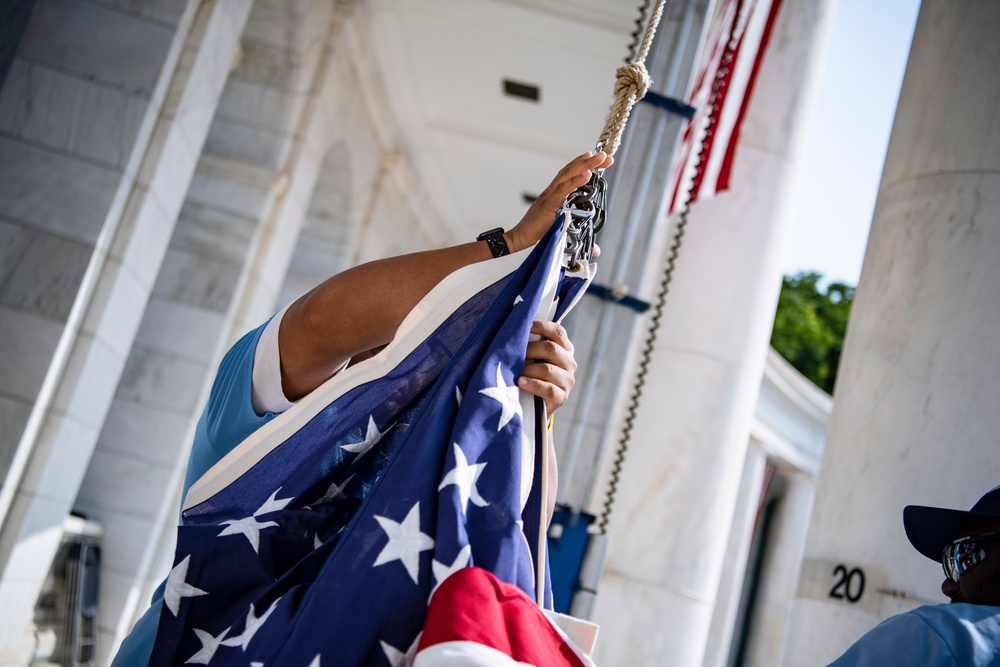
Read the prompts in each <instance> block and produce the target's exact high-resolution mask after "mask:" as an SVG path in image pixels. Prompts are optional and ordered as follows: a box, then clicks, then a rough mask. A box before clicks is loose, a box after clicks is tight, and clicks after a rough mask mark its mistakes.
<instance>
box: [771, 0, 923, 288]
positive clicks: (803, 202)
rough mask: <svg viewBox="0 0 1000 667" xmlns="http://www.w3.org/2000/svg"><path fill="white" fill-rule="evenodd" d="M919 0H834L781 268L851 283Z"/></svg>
mask: <svg viewBox="0 0 1000 667" xmlns="http://www.w3.org/2000/svg"><path fill="white" fill-rule="evenodd" d="M919 4H920V2H919V0H839V1H838V3H837V9H836V15H835V17H834V25H833V29H832V33H831V35H830V43H829V48H828V51H827V58H826V64H825V66H824V69H823V73H822V77H823V78H822V82H821V84H820V92H819V102H818V105H817V109H816V113H815V116H814V118H813V121H812V125H811V127H810V130H809V135H808V139H807V142H806V162H805V165H804V167H803V172H802V179H801V183H800V187H799V192H798V197H797V201H796V206H795V225H794V231H793V232H792V237H791V239H790V243H789V248H788V253H787V254H786V258H785V262H784V264H783V266H782V271H783V272H784V273H785V274H792V273H797V272H799V271H808V270H815V271H818V272H820V273H822V274H823V275H824V277H825V280H824V282H828V281H843V282H847V283H849V284H851V285H856V284H857V282H858V277H859V275H860V273H861V262H862V259H863V258H864V250H865V243H866V241H867V239H868V228H869V226H870V224H871V217H872V211H873V210H874V208H875V197H876V194H877V192H878V184H879V179H880V177H881V175H882V163H883V161H884V158H885V150H886V146H887V145H888V142H889V131H890V130H891V128H892V119H893V115H894V114H895V111H896V100H897V98H898V97H899V87H900V84H901V83H902V79H903V71H904V69H905V66H906V57H907V53H908V52H909V48H910V39H911V37H912V36H913V26H914V23H915V22H916V18H917V9H918V7H919Z"/></svg>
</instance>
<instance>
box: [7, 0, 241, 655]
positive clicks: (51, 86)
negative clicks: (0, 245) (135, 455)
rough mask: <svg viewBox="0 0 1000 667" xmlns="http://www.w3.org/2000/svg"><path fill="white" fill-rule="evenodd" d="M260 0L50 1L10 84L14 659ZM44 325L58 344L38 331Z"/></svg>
mask: <svg viewBox="0 0 1000 667" xmlns="http://www.w3.org/2000/svg"><path fill="white" fill-rule="evenodd" d="M249 7H250V2H249V1H248V0H241V1H239V2H214V1H213V2H196V1H191V2H173V3H164V4H162V5H160V4H157V5H154V4H144V5H143V6H142V7H136V8H134V9H133V10H131V11H130V10H128V9H124V10H123V9H112V8H109V7H106V6H104V5H101V4H97V3H90V2H82V1H80V0H46V1H45V2H39V3H38V5H37V6H36V11H35V14H34V15H33V17H32V19H31V25H30V26H29V30H28V32H27V33H26V37H25V39H24V41H23V42H22V44H21V55H20V56H19V59H18V60H17V61H16V62H15V63H14V67H13V68H12V70H11V74H10V76H9V77H8V79H7V82H6V84H5V86H4V90H3V95H2V96H0V125H2V126H3V129H4V131H5V132H7V133H10V134H13V135H14V137H15V138H14V139H7V138H5V139H4V142H5V150H4V151H2V153H3V158H0V163H2V164H3V165H4V168H3V169H2V170H0V171H2V172H3V173H2V176H3V178H2V179H0V180H2V181H3V192H2V193H0V194H3V197H2V199H3V200H4V202H6V204H5V206H6V209H5V210H6V212H7V213H8V214H11V215H10V218H8V220H12V223H11V224H8V225H5V231H7V230H16V233H15V234H13V236H14V238H16V239H18V240H19V241H21V242H23V244H24V245H23V246H22V249H21V250H20V251H17V250H16V248H17V244H14V245H13V248H12V246H7V250H8V251H10V250H11V249H14V250H15V253H16V255H15V256H18V255H19V257H18V259H19V260H20V261H19V263H12V265H11V269H10V271H11V273H12V274H13V275H12V276H8V277H7V278H8V280H7V282H6V285H5V287H8V288H10V287H12V288H13V289H5V295H4V296H5V297H6V298H5V299H2V298H0V300H2V301H3V308H2V309H0V310H2V311H3V312H0V321H2V322H3V323H4V326H3V327H2V328H3V330H4V331H7V330H8V327H9V329H10V330H11V331H12V332H13V333H12V336H11V339H12V340H15V341H18V345H17V347H20V348H22V350H23V353H22V354H14V355H10V354H8V355H7V358H11V357H14V356H19V357H20V359H19V362H18V363H20V364H23V365H26V366H28V367H29V368H30V370H31V373H30V376H29V377H30V378H31V381H32V382H35V381H37V384H36V385H31V384H30V383H29V384H28V386H25V383H21V382H19V381H18V377H17V376H18V373H17V371H18V370H19V369H18V368H16V367H14V368H11V367H10V365H9V364H5V365H4V366H5V367H4V369H3V371H4V372H3V373H2V374H0V375H2V376H3V378H4V379H5V380H7V382H5V386H7V387H19V389H20V390H21V391H22V392H23V393H26V394H28V395H27V396H21V398H27V399H28V400H29V405H30V406H31V410H30V416H29V417H28V419H27V420H26V423H25V425H24V428H23V432H21V437H20V441H19V442H18V444H17V447H16V450H15V451H14V453H13V456H12V457H11V459H10V466H9V467H8V468H7V471H6V477H5V480H4V486H3V489H2V492H0V518H2V520H3V531H2V533H0V568H2V570H0V664H2V665H8V664H17V665H21V664H26V663H27V659H28V657H30V653H31V650H32V645H33V638H32V636H31V619H32V609H33V607H34V605H35V601H36V600H37V599H38V595H39V592H40V590H41V589H42V586H43V583H44V581H45V577H46V574H47V572H48V570H49V567H50V565H51V563H52V560H53V556H54V555H55V553H56V550H57V548H58V545H59V542H60V539H61V537H62V526H63V520H64V518H65V517H66V515H67V514H68V513H69V512H70V511H71V510H72V509H73V507H74V502H75V499H76V495H77V491H78V490H79V489H80V486H81V483H82V480H83V477H84V472H85V471H86V470H87V469H88V465H89V464H90V463H92V461H91V459H92V456H93V454H94V451H95V446H96V443H97V440H98V435H99V433H100V431H101V428H102V425H103V424H104V422H105V418H106V417H107V415H108V413H109V410H110V408H111V404H112V401H113V398H114V394H115V389H116V386H117V385H118V383H119V380H121V379H122V378H123V376H124V374H125V367H126V359H127V358H128V357H129V352H130V349H131V346H132V343H133V341H134V339H135V336H136V333H137V330H138V328H139V324H140V320H141V319H142V315H143V312H144V310H145V306H146V303H147V300H148V299H149V296H150V294H151V292H152V289H153V282H154V280H155V279H156V275H157V272H158V271H159V268H160V264H161V262H162V260H163V257H164V255H165V253H166V249H167V243H168V240H169V238H170V235H171V232H172V230H173V227H174V223H175V221H176V219H177V216H178V211H179V209H180V207H181V203H182V202H183V198H184V193H185V191H186V190H187V187H188V184H189V182H190V179H191V176H192V174H193V172H194V168H195V162H196V158H197V155H198V153H199V152H200V151H201V146H202V144H203V142H204V139H205V136H206V134H207V132H208V127H209V122H210V121H211V118H212V115H213V113H214V110H215V107H216V105H217V103H218V99H219V95H220V94H221V91H222V85H223V83H224V82H225V79H226V76H227V75H228V73H229V66H230V63H231V62H232V59H233V54H234V52H235V51H236V49H237V40H238V37H239V33H240V32H241V30H242V26H243V23H244V22H245V20H246V15H247V12H248V11H249ZM53 45H59V48H54V47H53ZM98 165H99V166H98ZM79 174H82V175H83V176H85V178H78V177H77V176H78V175H79ZM95 174H100V178H98V177H97V176H95ZM63 185H65V186H66V187H65V189H64V188H63V187H62V186H63ZM10 236H11V235H10V234H8V238H10ZM28 249H31V250H32V252H33V253H34V254H35V255H36V256H35V257H30V256H25V250H28ZM39 306H42V307H43V309H42V310H41V311H39V308H38V307H39ZM26 311H27V312H26ZM32 311H34V312H32ZM29 315H30V317H29ZM40 324H44V325H45V328H44V330H43V331H42V333H46V332H49V331H53V330H54V331H55V333H56V335H55V339H56V341H57V342H54V344H52V345H49V343H50V342H53V341H51V338H52V337H51V336H48V335H46V336H37V337H36V336H35V334H36V332H37V331H39V326H36V325H40ZM46 346H47V347H46ZM8 374H10V375H8ZM5 435H9V432H5ZM142 444H143V442H142V440H141V439H140V440H138V441H136V442H134V443H132V445H131V446H133V447H141V445H142ZM99 465H100V462H98V463H96V464H95V466H96V467H99ZM140 486H141V485H140ZM132 537H134V536H132ZM126 542H127V540H126ZM119 546H121V544H120V543H116V544H114V545H108V546H107V548H106V549H105V555H106V557H107V560H109V561H110V560H113V558H114V557H119V556H121V553H120V552H119V550H118V547H119Z"/></svg>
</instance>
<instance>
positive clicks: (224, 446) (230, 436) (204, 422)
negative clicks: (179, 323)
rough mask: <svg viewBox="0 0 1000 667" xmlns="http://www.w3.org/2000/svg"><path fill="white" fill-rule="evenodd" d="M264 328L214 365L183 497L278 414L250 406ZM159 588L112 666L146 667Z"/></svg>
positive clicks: (160, 599) (159, 602)
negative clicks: (255, 355) (203, 476)
mask: <svg viewBox="0 0 1000 667" xmlns="http://www.w3.org/2000/svg"><path fill="white" fill-rule="evenodd" d="M265 326H267V323H266V322H265V323H264V324H262V325H261V326H259V327H258V328H256V329H254V330H253V331H251V332H250V333H248V334H246V335H245V336H243V337H242V338H241V339H239V340H238V341H237V342H236V344H235V345H233V347H232V348H230V349H229V351H228V352H227V353H226V356H225V357H223V359H222V363H220V364H219V370H218V372H217V373H216V376H215V382H214V383H213V385H212V392H211V394H210V395H209V397H208V403H207V404H206V405H205V411H204V412H202V414H201V419H199V420H198V428H197V429H196V431H195V435H194V442H193V443H192V445H191V457H190V458H189V459H188V467H187V475H186V476H185V478H184V496H187V492H188V489H189V488H191V485H192V484H194V483H195V482H196V481H198V478H200V477H201V476H202V475H204V474H205V473H206V472H208V470H209V468H211V467H212V466H214V465H215V464H216V463H218V462H219V461H221V460H222V458H223V457H224V456H225V455H226V454H228V453H229V452H230V451H231V450H232V449H234V448H235V447H236V446H237V445H238V444H240V443H241V442H243V440H244V439H245V438H246V437H247V436H249V435H250V434H251V433H253V432H254V431H256V430H257V429H259V428H260V427H261V426H263V425H264V424H266V423H267V422H269V421H271V420H272V419H274V417H276V416H277V415H276V414H275V413H273V412H269V413H266V414H264V415H263V416H261V415H258V414H257V413H256V412H254V409H253V402H252V400H253V399H252V389H253V362H254V353H255V352H256V350H257V341H258V340H259V339H260V335H261V333H262V332H263V331H264V327H265ZM164 583H165V582H164ZM163 586H164V584H162V583H161V584H160V586H159V587H158V588H157V589H156V592H155V593H153V599H152V600H151V601H150V607H149V609H148V610H147V611H146V613H145V614H143V616H142V618H140V619H139V620H138V621H137V622H136V624H135V626H134V627H133V628H132V632H131V633H129V635H128V637H126V638H125V640H124V641H122V645H121V648H119V649H118V654H117V655H116V656H115V659H114V661H113V662H112V663H111V664H112V667H145V665H146V664H148V663H149V657H150V655H152V653H153V643H154V641H155V639H156V629H157V626H158V625H159V623H160V609H161V608H162V607H163V604H162V603H163Z"/></svg>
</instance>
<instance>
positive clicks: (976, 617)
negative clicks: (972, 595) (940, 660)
mask: <svg viewBox="0 0 1000 667" xmlns="http://www.w3.org/2000/svg"><path fill="white" fill-rule="evenodd" d="M907 613H908V614H912V615H914V616H916V617H918V618H920V619H922V620H923V621H925V622H927V623H929V624H931V625H934V624H935V623H941V622H944V623H951V622H954V621H960V622H964V623H987V624H995V625H997V626H998V627H1000V607H993V606H989V605H982V604H967V603H964V602H955V603H952V604H929V605H925V606H923V607H917V608H916V609H914V610H912V611H910V612H907Z"/></svg>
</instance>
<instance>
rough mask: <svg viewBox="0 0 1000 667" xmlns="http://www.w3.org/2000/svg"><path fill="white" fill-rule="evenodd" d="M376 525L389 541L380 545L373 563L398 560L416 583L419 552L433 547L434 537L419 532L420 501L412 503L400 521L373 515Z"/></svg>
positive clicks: (379, 563) (376, 565)
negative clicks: (379, 550)
mask: <svg viewBox="0 0 1000 667" xmlns="http://www.w3.org/2000/svg"><path fill="white" fill-rule="evenodd" d="M375 520H376V521H378V525H380V526H382V530H384V531H385V534H386V535H387V536H388V537H389V542H388V543H387V544H386V545H385V546H384V547H382V551H381V552H379V555H378V558H376V559H375V564H374V565H372V567H378V566H379V565H384V564H386V563H391V562H393V561H396V560H398V561H400V562H401V563H402V564H403V567H405V568H406V572H407V574H409V575H410V579H413V583H417V579H418V575H419V574H420V552H421V551H427V550H429V549H433V548H434V538H432V537H431V536H430V535H426V534H425V533H422V532H420V502H419V501H418V502H416V503H414V504H413V507H411V508H410V511H409V512H407V514H406V518H405V519H403V522H402V523H398V522H396V521H393V520H392V519H388V518H386V517H384V516H378V515H376V516H375Z"/></svg>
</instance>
